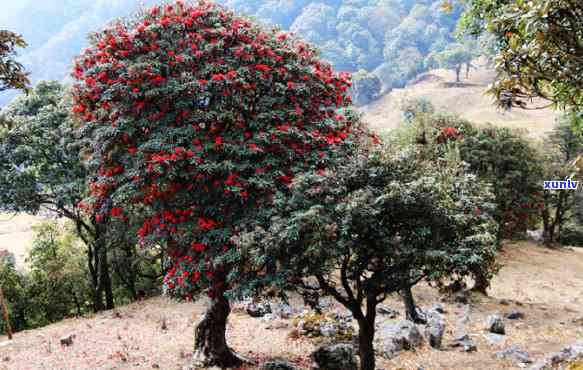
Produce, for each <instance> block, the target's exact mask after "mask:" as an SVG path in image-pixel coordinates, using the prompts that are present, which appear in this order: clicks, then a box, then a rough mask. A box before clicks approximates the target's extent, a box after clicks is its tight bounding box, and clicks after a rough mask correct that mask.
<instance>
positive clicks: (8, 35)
mask: <svg viewBox="0 0 583 370" xmlns="http://www.w3.org/2000/svg"><path fill="white" fill-rule="evenodd" d="M26 46H27V45H26V41H24V39H23V38H22V36H20V35H17V34H15V33H14V32H10V31H7V30H0V92H2V91H5V90H9V89H20V90H24V91H28V89H29V84H30V81H29V80H28V74H27V73H26V72H25V70H24V67H23V66H22V64H21V63H19V62H17V61H16V48H17V47H20V48H25V47H26Z"/></svg>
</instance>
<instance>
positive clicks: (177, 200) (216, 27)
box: [73, 1, 358, 298]
mask: <svg viewBox="0 0 583 370" xmlns="http://www.w3.org/2000/svg"><path fill="white" fill-rule="evenodd" d="M130 34H131V35H133V36H132V37H129V35H130ZM317 55H318V53H317V50H316V49H315V48H313V47H312V46H310V45H308V44H306V43H304V42H302V41H299V40H297V39H295V38H294V37H292V36H291V35H289V34H287V33H284V32H281V31H279V30H277V29H267V28H264V27H262V26H260V25H258V24H256V23H254V22H251V21H249V20H248V19H246V18H244V17H240V16H236V15H235V14H233V13H232V12H230V11H227V10H225V9H223V8H222V7H220V6H218V5H215V4H212V3H210V2H204V1H203V2H200V3H197V5H185V4H183V3H181V2H176V3H172V4H168V5H166V6H164V7H154V8H152V9H150V11H148V12H144V13H141V14H139V15H137V16H135V17H132V18H129V19H127V20H125V21H124V22H120V23H116V24H113V25H111V26H110V27H108V28H106V29H105V30H103V31H101V32H100V33H98V34H95V35H94V36H93V38H92V45H91V47H90V48H89V49H87V50H86V51H85V52H84V53H83V54H82V55H81V56H80V57H79V58H77V60H76V62H75V69H74V72H73V75H74V77H75V78H76V80H77V83H76V85H75V86H74V88H73V100H74V102H75V105H74V107H73V112H75V114H76V117H77V119H78V121H79V122H80V125H82V128H81V134H82V136H83V140H84V141H85V149H86V155H87V157H88V161H87V165H88V167H89V169H90V170H91V180H90V184H89V185H90V188H91V194H90V196H89V197H88V199H87V202H86V203H85V206H86V208H87V210H88V211H89V212H96V213H97V214H98V216H97V219H98V220H100V221H103V222H126V223H128V224H130V228H131V229H132V230H134V229H137V228H139V230H137V232H136V234H137V235H138V236H139V243H140V245H143V246H144V247H148V248H158V247H160V246H162V248H164V250H165V251H166V252H167V253H168V254H169V257H170V258H169V259H168V262H169V265H168V272H167V275H166V280H165V282H166V284H165V287H166V289H167V291H168V292H169V293H173V294H174V295H175V296H179V297H184V298H192V297H193V295H196V294H198V293H200V292H203V291H204V292H206V293H207V294H209V295H210V296H211V297H214V296H216V295H217V294H222V293H224V292H225V291H228V290H231V289H236V288H238V287H239V286H244V284H243V283H244V281H245V279H247V278H248V277H249V278H250V277H251V276H252V275H251V274H250V273H249V274H246V273H242V272H241V268H242V267H241V266H242V265H243V264H244V256H242V254H241V252H240V251H239V250H238V249H237V248H234V246H233V245H232V243H231V242H230V238H231V236H233V235H235V234H236V233H237V232H238V227H239V224H241V223H242V222H245V221H246V220H249V219H251V220H252V219H254V218H255V217H256V215H257V214H258V213H261V212H265V209H266V208H267V207H269V199H270V195H271V194H272V193H273V192H274V191H275V190H276V189H279V188H285V187H287V185H288V184H289V183H290V182H291V181H292V179H293V177H294V176H296V175H297V174H298V173H301V172H303V171H305V170H310V169H321V168H325V167H326V166H328V165H329V164H330V163H331V162H332V160H333V152H334V150H335V148H336V147H338V146H341V145H343V144H344V143H349V142H350V140H351V137H352V136H353V133H354V132H355V131H358V130H357V129H358V128H357V127H356V123H357V119H356V117H355V116H354V114H352V113H351V111H350V109H349V108H348V107H349V104H350V98H349V97H348V96H347V91H348V89H349V86H350V81H349V79H348V76H347V75H346V74H338V73H336V72H334V71H333V70H332V68H331V66H330V65H328V64H327V63H325V62H322V61H320V60H319V59H318V57H317ZM144 66H148V67H147V68H144ZM128 76H131V77H128ZM136 226H137V227H136Z"/></svg>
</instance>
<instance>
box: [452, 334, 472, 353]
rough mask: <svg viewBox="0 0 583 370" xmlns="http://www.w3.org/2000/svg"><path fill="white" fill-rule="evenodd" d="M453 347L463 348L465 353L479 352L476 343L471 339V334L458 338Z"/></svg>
mask: <svg viewBox="0 0 583 370" xmlns="http://www.w3.org/2000/svg"><path fill="white" fill-rule="evenodd" d="M451 346H452V347H461V348H463V350H464V352H475V351H477V350H478V347H477V346H476V343H475V342H474V341H473V340H472V339H471V338H470V336H469V334H462V335H460V336H458V337H456V338H455V339H454V341H453V344H452V345H451Z"/></svg>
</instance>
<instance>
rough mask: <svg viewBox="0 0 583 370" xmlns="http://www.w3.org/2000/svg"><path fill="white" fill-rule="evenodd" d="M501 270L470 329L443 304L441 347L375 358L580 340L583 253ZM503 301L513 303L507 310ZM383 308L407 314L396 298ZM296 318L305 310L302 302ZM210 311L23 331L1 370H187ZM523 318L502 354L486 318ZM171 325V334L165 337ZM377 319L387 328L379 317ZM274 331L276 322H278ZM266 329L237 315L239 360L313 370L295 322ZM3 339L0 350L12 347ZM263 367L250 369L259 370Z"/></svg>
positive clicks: (232, 331) (432, 362)
mask: <svg viewBox="0 0 583 370" xmlns="http://www.w3.org/2000/svg"><path fill="white" fill-rule="evenodd" d="M501 260H502V262H503V264H504V267H503V268H502V270H501V272H500V274H499V275H498V277H497V278H496V279H495V280H494V281H493V287H492V290H491V297H489V298H484V297H482V298H478V297H476V298H475V299H476V300H475V301H474V302H473V304H472V308H471V322H470V324H469V325H465V324H461V323H460V321H459V319H460V317H461V316H462V314H463V312H464V308H463V306H462V305H460V304H456V303H452V302H445V303H444V306H445V309H446V314H445V318H446V321H447V328H446V333H445V337H444V348H443V349H442V350H441V351H437V350H432V349H430V348H428V346H427V345H424V346H423V347H422V348H421V349H419V350H418V351H417V352H404V353H402V354H401V355H400V356H399V357H397V358H395V359H393V360H391V361H387V360H384V359H381V358H379V359H378V362H379V363H378V368H384V369H396V368H404V369H417V368H419V367H422V368H425V369H465V370H467V369H489V370H502V369H518V368H519V367H518V364H517V363H516V362H515V361H512V360H503V359H498V358H496V356H495V352H496V351H497V350H499V349H501V348H508V347H509V346H511V345H513V344H516V345H518V346H519V347H520V348H522V349H523V350H525V351H527V352H529V353H530V354H531V356H532V357H533V358H534V359H538V358H541V357H544V356H546V354H548V353H549V352H553V351H557V350H559V349H560V348H562V347H563V346H565V345H568V344H572V343H573V342H575V341H576V340H577V339H578V338H579V339H581V336H582V335H583V330H582V328H581V327H580V326H578V325H577V324H575V323H574V320H575V319H576V318H578V317H581V315H582V312H581V302H583V279H581V276H580V271H583V249H578V250H571V249H562V250H549V249H546V248H543V247H541V246H538V245H535V244H533V243H530V242H521V243H517V244H514V245H511V246H508V247H506V248H505V250H504V253H503V256H502V258H501ZM415 295H416V297H417V300H418V304H419V305H420V306H422V307H432V306H433V305H435V303H436V302H437V301H438V300H439V296H438V295H437V294H436V292H435V290H434V289H431V288H429V287H426V286H420V287H417V288H416V289H415ZM501 299H505V300H507V302H506V303H501ZM386 304H387V305H389V306H391V307H394V308H397V309H399V310H400V311H401V312H402V310H403V307H402V305H401V302H400V300H399V299H398V297H390V298H389V299H388V300H387V301H386ZM294 308H295V309H296V310H301V309H302V306H301V305H299V303H298V302H297V301H296V302H295V303H294ZM203 310H204V303H195V304H192V303H177V302H172V301H169V300H167V299H164V298H153V299H150V300H147V301H144V302H137V303H135V304H132V305H129V306H125V307H120V308H119V309H118V310H117V311H116V312H105V313H101V314H99V315H96V316H94V317H90V318H78V319H69V320H65V321H62V322H59V323H56V324H54V325H50V326H48V327H45V328H42V329H37V330H30V331H26V332H21V333H18V334H17V335H16V340H15V341H14V342H13V343H11V344H10V345H7V346H2V345H1V344H0V370H24V369H27V370H28V369H30V370H36V369H130V368H131V369H152V368H161V369H167V370H172V369H181V368H182V366H183V365H184V364H185V363H187V362H188V358H189V356H190V352H191V348H192V340H193V330H194V325H195V323H196V321H197V320H198V319H199V318H200V317H201V315H202V312H203ZM511 310H520V311H521V312H523V313H524V314H525V315H526V317H525V319H524V320H516V321H510V320H506V330H507V335H506V337H505V340H504V341H503V343H502V344H500V345H499V346H497V345H491V344H489V343H488V341H487V340H486V338H485V337H484V336H483V334H484V326H483V325H484V324H483V323H484V320H485V318H486V317H487V316H488V315H489V314H492V313H494V312H501V313H502V314H504V313H507V312H509V311H511ZM163 320H166V323H167V329H166V330H163V329H162V325H161V323H162V321H163ZM378 320H379V321H380V320H386V318H384V317H383V316H382V315H380V316H379V317H378ZM271 324H273V323H271ZM279 324H280V327H279V328H277V329H269V328H268V323H265V322H262V321H261V320H259V319H253V318H251V317H250V316H248V315H247V314H245V313H243V312H241V310H235V311H234V312H233V314H232V316H231V319H230V321H229V325H228V336H229V342H230V344H231V345H232V346H233V348H235V349H236V350H237V351H238V352H239V353H242V354H244V355H246V356H249V357H251V358H254V359H256V360H259V361H262V360H264V359H266V358H273V357H284V358H286V359H289V360H293V361H294V362H295V363H296V364H298V365H300V366H301V368H309V365H310V360H309V353H310V351H311V350H312V349H313V348H314V347H315V346H316V345H317V344H316V343H315V342H314V341H311V340H308V339H302V340H296V339H291V338H290V337H289V332H290V330H291V327H290V326H291V320H282V321H281V322H279ZM464 332H469V333H472V338H473V339H474V340H475V341H476V342H477V344H478V351H477V352H474V353H464V352H460V351H459V349H454V348H450V347H449V344H450V343H451V342H452V340H453V338H454V337H455V336H456V335H459V334H460V333H464ZM71 333H74V334H76V335H77V337H76V339H75V343H74V344H73V345H72V346H71V347H66V348H61V346H60V345H59V338H60V337H62V336H64V335H68V334H71ZM5 340H6V338H5V337H0V343H2V342H3V341H5ZM253 368H256V367H253V366H251V367H248V369H253Z"/></svg>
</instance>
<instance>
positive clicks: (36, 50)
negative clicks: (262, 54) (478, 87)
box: [0, 0, 462, 106]
mask: <svg viewBox="0 0 583 370" xmlns="http://www.w3.org/2000/svg"><path fill="white" fill-rule="evenodd" d="M215 1H216V2H217V3H222V4H224V5H226V6H227V7H229V8H232V9H235V10H236V11H237V12H240V13H245V14H248V15H250V16H252V17H254V18H256V19H257V20H258V21H260V22H264V23H265V24H269V25H277V26H280V27H282V28H283V29H287V30H291V31H292V32H294V33H296V34H298V35H299V36H300V37H302V38H304V39H305V40H307V41H310V42H312V43H313V44H315V45H317V46H318V47H319V48H320V49H321V50H322V57H323V58H324V59H326V60H328V61H330V62H331V63H332V64H334V66H335V67H336V68H337V69H339V70H343V71H357V70H359V69H365V70H368V71H373V70H375V73H376V74H378V75H379V76H382V77H383V80H384V81H385V85H386V84H387V83H388V84H389V86H391V85H395V84H399V86H402V84H403V83H404V82H405V81H406V80H407V79H409V78H410V77H411V76H414V75H415V74H416V73H418V72H419V71H422V70H425V68H426V67H425V57H427V55H429V54H430V53H431V52H435V51H440V50H442V49H444V48H445V47H446V46H447V45H448V44H449V43H451V42H453V41H454V39H453V36H452V31H453V30H454V29H455V27H456V24H457V20H458V18H459V16H460V13H461V9H462V7H461V5H459V1H458V0H455V1H451V3H452V4H454V6H453V8H452V11H450V12H444V11H443V9H442V5H441V2H438V1H431V0H319V1H312V0H215ZM163 3H164V1H162V0H17V1H11V2H10V3H9V4H3V5H2V12H0V29H4V28H5V29H8V30H11V31H14V32H17V33H19V34H22V35H23V36H24V38H25V40H26V41H27V42H28V43H29V47H28V48H26V49H24V50H20V53H21V55H20V58H19V59H20V61H21V62H22V63H23V64H24V65H25V67H26V68H27V70H28V71H30V72H31V79H32V80H33V82H36V81H39V80H47V79H55V80H62V79H64V78H65V77H66V76H67V75H68V73H69V71H70V70H71V61H72V59H73V57H74V56H75V55H77V54H79V52H80V51H81V50H82V49H83V48H84V47H85V46H86V44H87V41H86V37H87V35H88V34H89V33H90V32H92V31H97V30H99V29H100V28H102V27H103V26H104V25H106V24H107V23H109V22H110V21H112V20H113V19H115V18H117V17H124V16H127V15H129V14H132V13H134V12H136V11H137V10H138V9H140V8H143V7H149V6H151V5H154V4H163ZM15 94H16V92H8V93H2V94H0V106H2V105H4V104H6V103H7V102H8V101H9V100H10V99H12V98H13V97H14V96H15Z"/></svg>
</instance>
